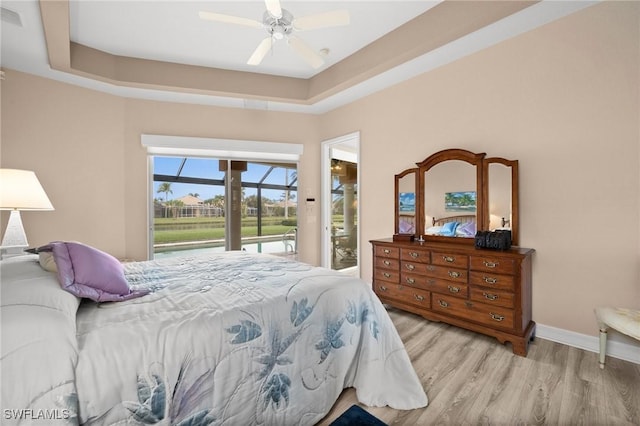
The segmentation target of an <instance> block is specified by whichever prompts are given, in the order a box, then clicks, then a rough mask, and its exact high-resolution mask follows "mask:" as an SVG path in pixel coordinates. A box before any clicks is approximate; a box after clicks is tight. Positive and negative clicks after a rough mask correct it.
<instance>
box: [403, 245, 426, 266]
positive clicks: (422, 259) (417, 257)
mask: <svg viewBox="0 0 640 426" xmlns="http://www.w3.org/2000/svg"><path fill="white" fill-rule="evenodd" d="M400 259H402V260H406V261H409V262H418V263H429V261H430V255H429V250H420V249H410V248H401V249H400Z"/></svg>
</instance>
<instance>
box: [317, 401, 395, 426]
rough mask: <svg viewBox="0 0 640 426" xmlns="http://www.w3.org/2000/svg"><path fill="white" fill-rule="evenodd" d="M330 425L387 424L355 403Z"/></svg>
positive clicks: (377, 425) (361, 425)
mask: <svg viewBox="0 0 640 426" xmlns="http://www.w3.org/2000/svg"><path fill="white" fill-rule="evenodd" d="M330 426H387V424H386V423H385V422H383V421H382V420H380V419H378V418H377V417H375V416H373V415H372V414H369V413H368V412H367V411H365V410H364V409H362V408H360V407H358V406H357V405H352V406H351V407H349V409H348V410H347V411H345V412H344V413H342V415H341V416H340V417H338V418H337V419H335V420H334V421H333V422H332V423H331V425H330Z"/></svg>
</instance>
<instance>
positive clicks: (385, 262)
mask: <svg viewBox="0 0 640 426" xmlns="http://www.w3.org/2000/svg"><path fill="white" fill-rule="evenodd" d="M382 263H384V265H385V266H389V265H391V262H389V261H388V260H385V261H383V262H382Z"/></svg>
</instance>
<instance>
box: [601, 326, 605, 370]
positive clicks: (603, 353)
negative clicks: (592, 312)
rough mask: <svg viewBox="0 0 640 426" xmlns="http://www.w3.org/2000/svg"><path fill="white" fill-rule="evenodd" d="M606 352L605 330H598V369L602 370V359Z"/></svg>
mask: <svg viewBox="0 0 640 426" xmlns="http://www.w3.org/2000/svg"><path fill="white" fill-rule="evenodd" d="M606 352H607V329H606V328H601V329H600V368H604V358H605V355H606Z"/></svg>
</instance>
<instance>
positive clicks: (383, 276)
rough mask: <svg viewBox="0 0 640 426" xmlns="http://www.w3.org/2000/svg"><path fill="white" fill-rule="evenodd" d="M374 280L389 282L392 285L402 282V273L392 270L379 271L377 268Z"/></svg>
mask: <svg viewBox="0 0 640 426" xmlns="http://www.w3.org/2000/svg"><path fill="white" fill-rule="evenodd" d="M374 279H376V280H381V281H387V282H390V283H399V282H400V272H398V271H392V270H391V269H378V268H376V274H375V276H374Z"/></svg>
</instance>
